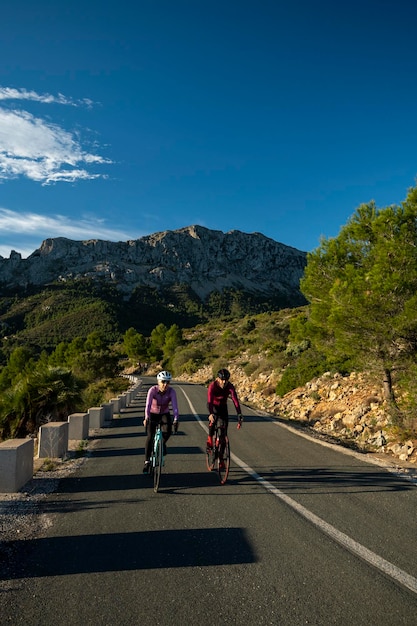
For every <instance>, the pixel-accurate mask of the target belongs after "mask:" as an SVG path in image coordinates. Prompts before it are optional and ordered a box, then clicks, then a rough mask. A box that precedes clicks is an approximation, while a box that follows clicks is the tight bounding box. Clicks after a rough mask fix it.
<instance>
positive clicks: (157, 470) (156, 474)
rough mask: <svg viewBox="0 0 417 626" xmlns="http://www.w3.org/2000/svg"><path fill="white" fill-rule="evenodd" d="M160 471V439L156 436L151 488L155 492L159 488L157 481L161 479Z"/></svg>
mask: <svg viewBox="0 0 417 626" xmlns="http://www.w3.org/2000/svg"><path fill="white" fill-rule="evenodd" d="M161 472H162V439H159V438H158V441H157V442H156V445H155V467H154V470H153V490H154V491H155V493H156V492H157V491H158V489H159V482H160V480H161Z"/></svg>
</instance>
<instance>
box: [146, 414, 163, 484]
mask: <svg viewBox="0 0 417 626" xmlns="http://www.w3.org/2000/svg"><path fill="white" fill-rule="evenodd" d="M150 461H151V466H150V472H149V473H150V475H151V476H152V477H153V490H154V491H155V493H156V492H157V491H158V489H159V482H160V480H161V473H162V466H163V464H164V445H163V437H162V430H161V424H158V426H157V427H156V431H155V437H154V439H153V446H152V454H151V459H150Z"/></svg>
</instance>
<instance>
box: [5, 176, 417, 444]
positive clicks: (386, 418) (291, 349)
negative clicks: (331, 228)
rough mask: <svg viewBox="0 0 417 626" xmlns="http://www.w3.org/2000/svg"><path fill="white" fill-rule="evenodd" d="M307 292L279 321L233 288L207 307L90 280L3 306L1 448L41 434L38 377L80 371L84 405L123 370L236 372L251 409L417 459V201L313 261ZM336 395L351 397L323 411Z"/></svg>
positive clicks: (416, 193)
mask: <svg viewBox="0 0 417 626" xmlns="http://www.w3.org/2000/svg"><path fill="white" fill-rule="evenodd" d="M301 291H302V293H303V295H304V296H305V298H306V300H307V302H308V304H307V305H305V306H302V307H296V308H285V309H281V310H276V309H274V307H273V306H272V305H271V303H268V302H267V301H262V302H261V301H259V300H255V299H254V298H253V296H251V295H248V294H245V293H243V292H240V291H236V290H233V289H228V290H225V291H223V292H221V293H220V292H214V293H212V294H211V295H210V297H209V298H208V299H207V300H206V301H205V302H203V301H201V300H196V299H195V297H194V296H192V295H191V294H190V292H189V290H188V289H187V287H186V286H184V285H182V286H181V285H176V286H175V288H171V289H170V290H169V291H166V290H165V291H164V290H160V291H158V290H156V289H150V288H144V289H140V290H137V291H136V292H134V293H133V294H132V296H130V297H129V299H124V298H123V297H121V296H120V294H119V293H118V292H117V290H116V289H115V288H114V287H113V288H111V287H109V286H106V285H100V284H99V283H97V282H95V283H92V282H91V281H88V280H82V281H79V282H75V281H74V283H70V284H69V283H65V284H59V285H49V286H48V287H47V288H45V289H43V290H42V292H40V293H36V292H33V293H15V294H7V295H4V296H3V297H2V298H1V299H0V324H1V329H2V335H3V339H2V349H1V353H0V354H1V366H2V370H1V372H0V391H2V392H3V400H2V403H1V406H0V426H1V424H3V436H10V435H13V433H16V432H18V433H20V434H21V435H24V434H25V431H24V428H23V427H22V424H23V425H24V424H32V428H35V427H36V424H38V423H39V419H40V416H41V411H42V406H36V411H38V413H36V411H35V413H36V415H37V416H38V417H36V419H35V420H33V419H32V418H31V415H32V413H33V406H32V405H31V404H30V402H28V401H26V404H25V400H24V397H25V396H24V395H21V394H20V390H21V389H22V388H23V387H24V385H25V384H26V383H27V380H30V383H31V385H32V386H29V387H28V388H27V389H28V390H27V392H26V398H29V399H30V401H31V402H32V401H33V398H32V396H31V393H32V392H31V390H33V389H34V390H36V385H35V382H36V376H38V374H39V370H40V371H41V373H42V376H43V379H44V380H46V381H47V380H48V377H50V376H55V378H54V380H56V382H57V383H58V380H59V375H60V374H59V368H64V370H66V371H69V372H70V373H71V375H73V376H74V377H75V379H74V381H70V382H71V384H72V383H73V382H74V383H75V384H76V385H78V386H79V387H80V388H83V390H84V391H83V393H84V401H86V400H85V398H91V397H95V398H97V399H99V392H103V389H105V388H106V387H108V384H107V383H105V382H103V381H105V380H106V379H107V380H109V379H112V378H113V380H116V379H117V375H118V373H119V372H120V371H121V368H122V367H123V368H124V370H125V371H143V370H144V368H145V367H146V371H148V372H149V373H152V372H155V371H156V370H157V369H158V368H162V367H163V368H168V369H171V370H172V371H173V373H174V376H176V377H185V378H187V377H188V378H189V379H192V380H196V381H198V382H202V383H206V382H207V381H208V380H210V379H211V378H212V377H213V375H215V372H216V371H217V369H218V368H219V367H220V366H222V367H224V366H226V367H229V368H230V369H231V370H232V371H233V375H234V376H235V377H236V378H237V380H238V381H239V386H240V388H241V389H242V394H243V396H244V399H246V400H247V401H248V402H252V403H254V404H255V403H256V404H257V405H258V406H264V407H265V408H266V410H268V411H271V412H274V413H276V414H277V415H280V416H282V417H288V418H289V419H300V420H301V421H303V422H305V423H307V424H308V425H309V426H313V427H314V428H316V429H319V428H321V427H323V429H325V428H326V420H328V421H329V420H330V421H329V423H328V430H329V431H332V432H333V434H335V433H336V432H337V437H345V438H346V439H350V440H352V441H354V442H355V443H358V442H359V440H360V439H361V444H364V445H368V443H369V442H372V441H373V442H374V443H372V445H374V446H377V447H379V448H383V447H384V446H385V445H386V442H388V441H391V442H392V441H393V439H394V438H396V439H397V440H398V442H399V444H400V443H401V442H402V443H404V442H406V443H407V450H408V451H411V452H410V454H408V456H411V455H412V454H413V451H414V449H415V448H417V439H416V428H417V426H416V408H417V406H416V404H417V403H416V398H417V189H415V188H414V189H411V190H410V191H409V193H408V196H407V198H406V200H405V201H404V202H403V203H402V204H401V205H400V206H390V207H388V208H385V209H377V208H376V207H375V205H374V203H369V204H366V205H361V206H360V207H359V208H358V209H357V211H356V212H355V214H354V215H353V216H352V218H351V219H350V220H349V222H348V223H347V224H346V225H345V226H343V227H342V228H341V231H340V234H339V235H338V237H335V238H333V239H330V240H323V241H322V243H321V245H320V246H319V247H318V248H317V250H315V251H313V252H312V253H310V254H309V255H308V257H307V266H306V269H305V273H304V276H303V278H302V279H301ZM19 350H20V351H21V350H24V351H25V355H24V359H22V354H21V353H20V354H19V352H16V351H19ZM16 355H17V356H16ZM16 363H18V364H19V363H20V364H21V365H22V367H21V370H19V368H18V367H16ZM145 364H146V366H145ZM51 368H55V370H54V371H55V373H54V374H53V373H51V371H50V370H51ZM57 368H58V369H57ZM65 375H67V374H65ZM63 376H64V373H62V377H63ZM25 377H26V378H25ZM347 381H351V382H350V383H349V384H347ZM352 381H353V382H352ZM358 381H360V385H361V386H365V387H366V389H364V390H363V394H362V395H361V398H360V407H356V408H355V409H354V408H353V407H352V406H351V403H350V402H348V401H347V400H346V398H347V396H348V395H349V394H350V395H351V396H352V397H353V396H354V395H355V394H356V392H357V387H358ZM332 386H333V387H332ZM337 389H339V390H341V389H343V393H342V392H341V393H342V395H341V396H340V397H338V399H337V402H336V403H333V404H332V406H331V408H328V409H325V408H324V404H323V403H326V402H327V400H328V401H329V402H334V399H335V398H334V396H335V395H336V396H338V394H337V393H336V390H337ZM297 394H298V395H297ZM75 396H76V394H74V398H75ZM5 398H9V400H10V401H9V403H7V402H6V401H5V400H4V399H5ZM11 398H14V404H13V402H11ZM289 399H290V400H289ZM17 400H19V402H18V401H17ZM358 400H359V396H358ZM289 402H291V404H289ZM48 406H49V405H48ZM59 406H60V408H57V410H56V412H57V413H58V414H60V411H61V409H62V406H61V405H59ZM71 406H74V402H73V403H72V405H71ZM296 406H299V407H301V406H302V408H300V409H299V410H298V412H297V410H295V409H294V407H296ZM48 411H49V413H48V414H49V415H51V414H52V413H53V403H52V408H51V406H49V408H48ZM61 412H62V411H61ZM353 413H354V414H355V415H354V417H353V416H352V414H353ZM23 414H24V415H25V416H26V417H25V418H24V419H23V418H22V415H23ZM336 415H337V418H336V417H335V416H336ZM333 417H335V419H330V418H333ZM22 419H23V421H22ZM361 420H362V421H361ZM10 424H15V425H16V424H20V426H19V428H17V429H16V427H15V426H14V427H10ZM33 424H34V426H33ZM368 435H369V436H368ZM404 445H405V444H404ZM403 454H405V452H403Z"/></svg>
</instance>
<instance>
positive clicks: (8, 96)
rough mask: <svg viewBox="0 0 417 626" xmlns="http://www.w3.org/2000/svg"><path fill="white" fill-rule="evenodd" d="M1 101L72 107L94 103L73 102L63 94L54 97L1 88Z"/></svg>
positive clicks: (87, 101)
mask: <svg viewBox="0 0 417 626" xmlns="http://www.w3.org/2000/svg"><path fill="white" fill-rule="evenodd" d="M0 100H31V101H32V102H43V103H44V104H66V105H70V106H80V105H85V106H88V107H90V106H92V104H93V103H92V101H91V100H89V99H88V98H84V99H83V100H77V101H75V100H72V98H67V97H66V96H64V95H63V94H62V93H59V94H58V95H57V96H53V95H52V94H49V93H41V94H39V93H37V92H36V91H28V90H27V89H15V88H13V87H0Z"/></svg>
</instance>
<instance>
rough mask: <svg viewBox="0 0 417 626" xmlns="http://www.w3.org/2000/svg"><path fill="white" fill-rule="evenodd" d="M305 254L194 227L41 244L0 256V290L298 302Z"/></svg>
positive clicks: (264, 241)
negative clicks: (218, 295) (67, 286)
mask: <svg viewBox="0 0 417 626" xmlns="http://www.w3.org/2000/svg"><path fill="white" fill-rule="evenodd" d="M305 264H306V253H305V252H301V251H300V250H297V249H295V248H291V247H289V246H286V245H284V244H282V243H278V242H276V241H274V240H272V239H270V238H268V237H266V236H264V235H262V234H260V233H252V234H246V233H243V232H240V231H237V230H233V231H230V232H227V233H223V232H221V231H216V230H210V229H207V228H204V227H202V226H189V227H186V228H182V229H179V230H174V231H169V230H168V231H164V232H159V233H155V234H152V235H149V236H145V237H141V238H140V239H136V240H131V241H126V242H111V241H103V240H98V239H91V240H88V241H73V240H70V239H66V238H64V237H57V238H53V239H46V240H45V241H44V242H43V243H42V245H41V247H40V248H39V249H38V250H35V251H34V252H33V253H32V254H31V255H30V256H29V257H28V258H26V259H23V258H22V257H21V255H20V254H19V253H17V252H15V251H12V252H11V254H10V258H9V259H5V258H3V257H0V285H1V286H3V288H4V287H6V288H16V287H17V288H27V287H39V286H43V285H47V284H50V283H52V282H56V281H61V282H65V281H69V280H77V279H82V278H90V279H93V280H97V281H102V282H105V283H108V284H113V285H115V286H116V287H117V289H119V290H120V291H121V292H122V293H124V294H126V295H127V296H128V295H130V294H131V293H132V292H133V291H134V290H135V289H136V288H138V287H139V288H140V287H145V286H146V287H151V288H158V289H159V288H169V287H171V286H172V285H178V284H186V285H188V286H189V288H190V289H191V290H192V291H193V292H194V293H195V294H196V295H197V296H198V298H200V299H201V300H204V299H205V298H206V297H207V296H208V295H209V294H210V293H211V292H213V291H220V292H221V291H223V290H224V289H237V290H241V291H245V292H250V293H252V294H259V295H262V296H264V297H265V296H270V297H281V299H282V300H283V301H284V302H285V304H286V305H294V306H297V305H299V304H302V303H303V302H304V299H303V296H302V295H301V293H300V291H299V280H300V278H301V276H302V274H303V271H304V267H305Z"/></svg>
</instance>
